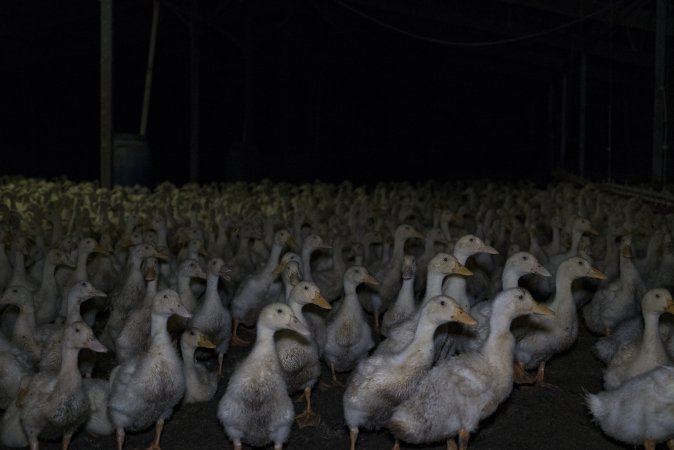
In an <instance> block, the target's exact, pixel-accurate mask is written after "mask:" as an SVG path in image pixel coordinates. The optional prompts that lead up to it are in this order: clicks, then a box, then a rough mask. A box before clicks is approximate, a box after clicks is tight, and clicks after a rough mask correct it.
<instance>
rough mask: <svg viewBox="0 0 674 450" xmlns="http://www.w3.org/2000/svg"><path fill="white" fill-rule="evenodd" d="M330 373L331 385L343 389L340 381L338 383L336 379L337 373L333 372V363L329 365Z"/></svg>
mask: <svg viewBox="0 0 674 450" xmlns="http://www.w3.org/2000/svg"><path fill="white" fill-rule="evenodd" d="M330 371H331V372H332V385H333V386H339V387H344V383H342V382H341V381H339V380H338V379H337V372H335V364H334V363H330Z"/></svg>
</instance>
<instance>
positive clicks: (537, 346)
mask: <svg viewBox="0 0 674 450" xmlns="http://www.w3.org/2000/svg"><path fill="white" fill-rule="evenodd" d="M581 277H590V278H596V279H599V280H602V279H605V278H606V275H604V274H603V273H602V272H600V271H599V270H598V269H595V268H594V267H592V266H591V265H590V264H589V263H588V262H587V260H585V259H583V258H581V257H579V256H574V257H572V258H569V259H567V260H566V261H564V262H562V263H561V264H560V265H559V267H558V268H557V272H556V275H555V279H556V280H555V293H554V295H553V298H552V301H551V302H550V303H549V304H548V306H549V307H550V309H552V310H553V311H554V312H555V316H554V317H552V318H550V317H544V318H541V319H538V318H535V317H531V316H529V317H526V320H523V321H518V322H517V324H513V326H514V327H515V328H514V330H513V331H514V334H515V336H517V345H516V347H515V361H516V364H515V371H516V373H515V382H516V383H518V384H521V383H532V382H534V381H535V382H536V384H537V385H540V386H545V385H548V384H547V383H545V380H544V377H545V364H546V362H547V361H548V360H549V359H550V358H552V357H553V356H554V355H555V354H557V353H560V352H562V351H565V350H568V349H569V348H570V347H571V346H572V345H573V344H574V343H575V342H576V338H577V337H578V317H577V313H576V303H575V300H574V298H573V293H572V291H571V285H572V283H573V281H574V280H575V279H578V278H581ZM530 369H537V374H536V377H531V376H529V374H527V373H526V372H525V371H526V370H530Z"/></svg>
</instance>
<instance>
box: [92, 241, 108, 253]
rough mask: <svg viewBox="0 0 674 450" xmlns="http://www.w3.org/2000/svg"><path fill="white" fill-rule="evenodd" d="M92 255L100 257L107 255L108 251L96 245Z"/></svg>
mask: <svg viewBox="0 0 674 450" xmlns="http://www.w3.org/2000/svg"><path fill="white" fill-rule="evenodd" d="M94 253H100V254H102V255H107V254H108V251H107V250H106V249H105V247H103V246H102V245H101V244H96V247H94Z"/></svg>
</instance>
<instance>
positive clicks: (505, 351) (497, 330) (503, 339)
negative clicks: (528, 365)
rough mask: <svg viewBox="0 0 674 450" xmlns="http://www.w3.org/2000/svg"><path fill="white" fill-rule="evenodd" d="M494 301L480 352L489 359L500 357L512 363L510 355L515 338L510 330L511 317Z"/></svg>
mask: <svg viewBox="0 0 674 450" xmlns="http://www.w3.org/2000/svg"><path fill="white" fill-rule="evenodd" d="M500 309H501V308H499V306H498V305H497V304H496V303H494V304H493V306H492V312H491V315H490V316H489V334H488V335H487V339H486V340H485V342H484V344H482V353H483V354H485V355H487V356H488V357H489V359H490V360H493V359H495V358H499V359H501V360H502V361H503V362H504V363H505V364H508V363H510V365H512V359H513V358H512V357H507V355H512V354H513V351H514V348H515V338H514V336H513V335H512V333H511V332H510V324H511V322H512V317H511V316H509V315H508V314H507V313H506V312H505V311H500Z"/></svg>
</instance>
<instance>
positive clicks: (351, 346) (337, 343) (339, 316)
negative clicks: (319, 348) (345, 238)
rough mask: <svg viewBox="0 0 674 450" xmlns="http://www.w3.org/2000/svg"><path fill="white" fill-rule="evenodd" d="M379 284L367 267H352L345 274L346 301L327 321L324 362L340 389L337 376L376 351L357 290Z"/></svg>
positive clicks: (334, 382)
mask: <svg viewBox="0 0 674 450" xmlns="http://www.w3.org/2000/svg"><path fill="white" fill-rule="evenodd" d="M362 283H367V284H370V285H373V286H376V285H377V284H379V281H377V279H376V278H374V277H373V276H372V275H371V274H370V273H369V272H368V271H367V269H366V268H365V267H364V266H351V267H349V268H348V269H347V270H346V272H344V297H343V298H342V299H341V300H340V301H339V303H338V304H337V305H335V307H334V308H333V309H332V311H330V315H328V318H327V324H326V327H327V329H326V331H327V342H326V344H325V351H324V353H323V360H324V361H325V362H326V363H327V365H328V366H329V367H330V371H331V372H332V382H333V384H335V385H340V384H341V383H339V381H338V380H337V372H346V371H349V370H351V369H353V368H354V367H356V364H357V363H358V361H360V359H361V358H363V357H365V356H366V355H367V353H368V352H369V351H370V350H371V349H372V347H374V339H373V336H372V334H373V333H372V328H371V327H370V324H369V323H368V321H367V319H366V317H365V310H364V309H363V307H362V305H361V303H360V300H359V298H358V292H357V288H358V286H359V285H360V284H362Z"/></svg>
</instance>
